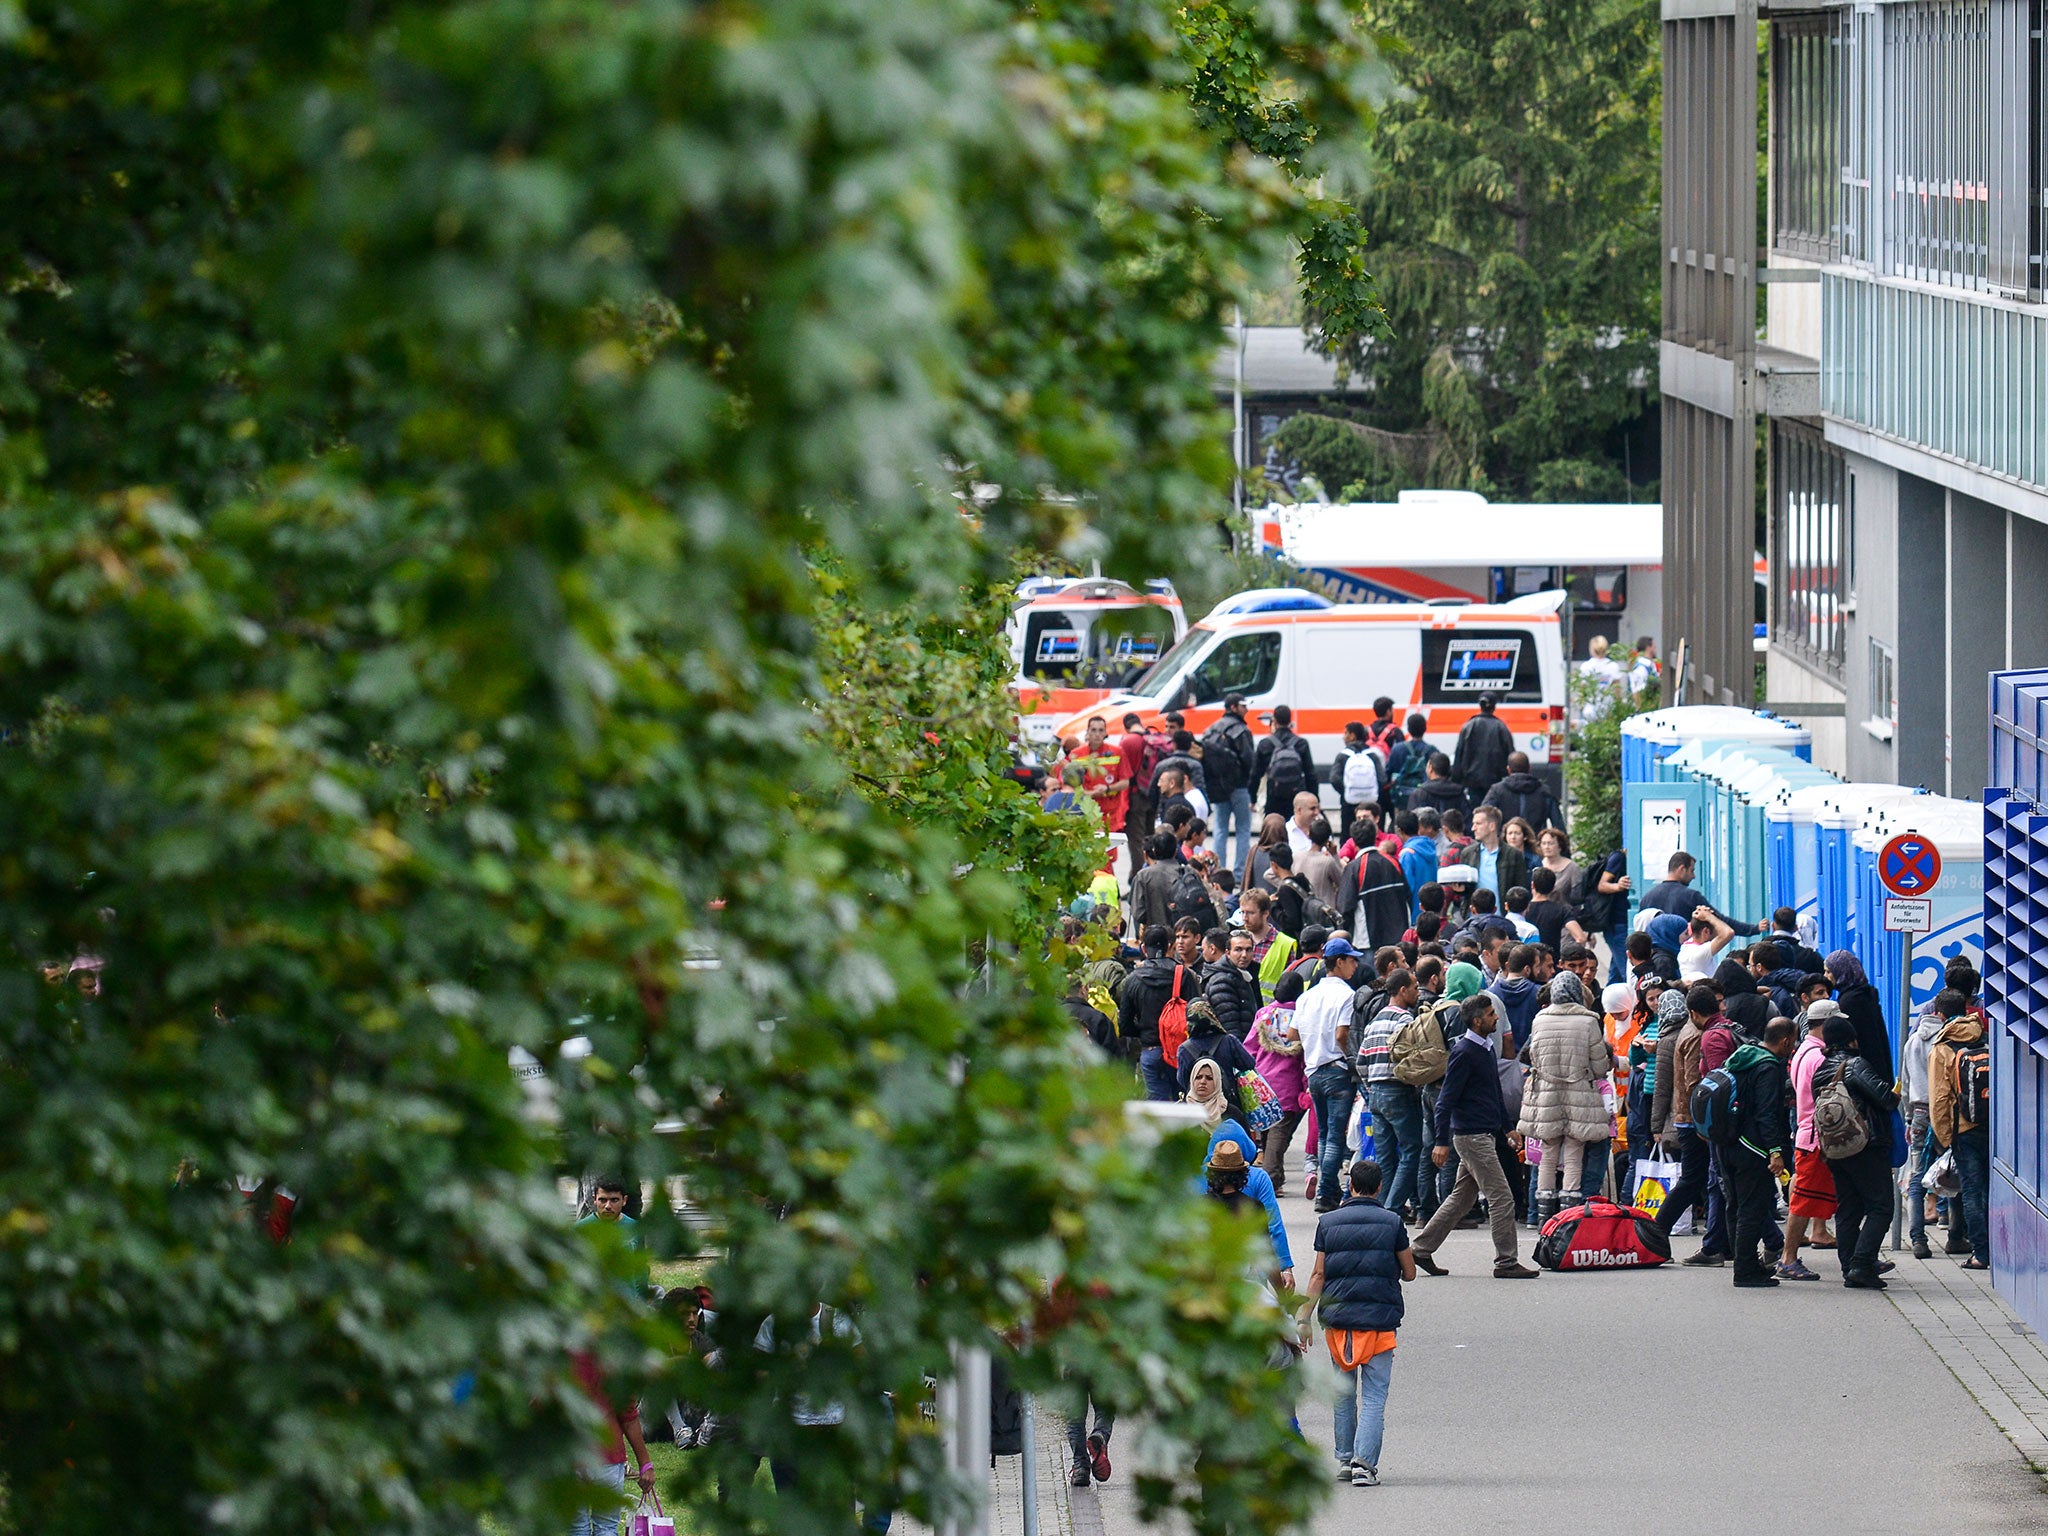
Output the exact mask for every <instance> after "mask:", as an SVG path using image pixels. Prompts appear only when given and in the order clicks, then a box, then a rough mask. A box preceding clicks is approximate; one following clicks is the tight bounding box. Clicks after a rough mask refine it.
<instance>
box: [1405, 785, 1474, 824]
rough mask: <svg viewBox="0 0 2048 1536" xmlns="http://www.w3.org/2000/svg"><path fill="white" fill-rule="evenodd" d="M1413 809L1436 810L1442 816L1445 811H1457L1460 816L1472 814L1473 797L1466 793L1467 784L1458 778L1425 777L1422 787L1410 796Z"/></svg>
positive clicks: (1409, 806) (1409, 804) (1409, 802)
mask: <svg viewBox="0 0 2048 1536" xmlns="http://www.w3.org/2000/svg"><path fill="white" fill-rule="evenodd" d="M1408 809H1409V810H1411V811H1423V810H1429V811H1435V812H1436V813H1437V815H1439V816H1441V815H1443V813H1444V812H1445V811H1456V812H1457V813H1458V814H1459V815H1460V816H1466V817H1469V816H1470V815H1471V814H1472V797H1471V796H1470V795H1468V794H1466V793H1465V786H1464V785H1462V784H1460V783H1459V782H1458V781H1457V780H1456V779H1424V780H1423V781H1422V787H1421V788H1420V789H1418V790H1416V791H1415V793H1414V794H1412V795H1410V796H1409V797H1408Z"/></svg>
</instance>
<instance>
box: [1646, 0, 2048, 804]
mask: <svg viewBox="0 0 2048 1536" xmlns="http://www.w3.org/2000/svg"><path fill="white" fill-rule="evenodd" d="M1663 15H1664V48H1665V68H1666V75H1665V82H1666V104H1665V140H1664V175H1665V192H1664V197H1665V226H1666V252H1665V255H1666V265H1665V272H1666V279H1665V337H1664V349H1663V363H1664V374H1663V389H1664V395H1665V411H1666V431H1665V440H1666V446H1665V464H1664V471H1665V481H1664V485H1665V490H1664V502H1665V506H1666V508H1667V518H1669V519H1671V520H1672V523H1673V526H1672V527H1670V528H1668V529H1667V539H1666V542H1667V546H1669V547H1672V548H1679V549H1686V550H1690V551H1692V552H1693V553H1694V557H1695V559H1696V560H1697V561H1699V562H1700V564H1698V565H1697V566H1696V567H1695V582H1696V586H1697V592H1696V596H1695V598H1694V600H1693V601H1692V602H1691V603H1690V604H1688V603H1687V602H1686V601H1684V600H1683V599H1682V598H1678V599H1675V598H1674V597H1673V596H1672V595H1671V586H1674V585H1676V583H1672V584H1670V585H1667V598H1666V604H1665V612H1666V615H1667V618H1666V648H1667V654H1669V653H1670V652H1671V651H1672V650H1673V649H1674V648H1675V647H1676V645H1677V643H1678V642H1679V641H1680V640H1684V641H1685V642H1686V643H1687V646H1688V649H1689V651H1690V652H1691V653H1692V654H1693V655H1694V656H1695V657H1697V658H1698V664H1697V665H1696V666H1694V667H1692V668H1690V669H1689V678H1688V687H1687V701H1688V702H1708V701H1726V702H1739V701H1746V700H1747V699H1748V698H1749V697H1750V689H1751V688H1752V687H1753V683H1752V682H1751V679H1750V678H1749V677H1745V676H1742V675H1741V673H1742V665H1741V664H1742V661H1743V660H1744V655H1743V647H1742V646H1741V645H1739V644H1738V643H1737V636H1736V630H1737V629H1738V628H1740V629H1741V630H1742V631H1744V633H1745V634H1746V633H1747V630H1748V621H1749V612H1748V610H1747V609H1746V608H1745V609H1743V610H1742V611H1741V612H1740V614H1739V615H1738V614H1736V613H1734V612H1733V611H1730V612H1729V613H1727V614H1725V615H1722V616H1717V615H1715V614H1714V613H1712V612H1711V611H1709V610H1710V609H1711V607H1712V605H1713V604H1714V603H1716V602H1718V601H1721V594H1723V593H1725V592H1727V591H1728V590H1730V587H1731V584H1732V582H1733V580H1734V579H1735V577H1736V575H1737V573H1738V571H1739V572H1740V574H1741V575H1743V576H1745V577H1746V576H1747V574H1748V572H1749V569H1750V559H1751V550H1750V544H1751V543H1752V541H1753V538H1754V527H1755V515H1754V507H1755V501H1754V499H1753V498H1754V497H1755V496H1756V493H1757V489H1758V481H1757V479H1756V476H1757V474H1758V473H1759V472H1760V473H1761V476H1762V480H1761V488H1762V491H1763V496H1764V505H1765V520H1764V521H1765V528H1766V534H1765V537H1766V541H1767V542H1766V546H1765V549H1764V553H1765V554H1766V556H1767V558H1768V561H1769V565H1770V572H1771V581H1770V596H1769V619H1768V625H1769V637H1770V646H1769V652H1768V662H1767V680H1766V685H1765V689H1766V693H1767V695H1768V697H1769V699H1770V701H1771V702H1772V703H1773V704H1774V705H1779V706H1783V707H1785V708H1786V709H1787V711H1788V712H1794V713H1798V714H1800V715H1802V716H1803V717H1805V718H1807V719H1808V720H1809V722H1810V723H1811V724H1812V725H1813V727H1814V755H1815V759H1816V760H1817V761H1820V762H1822V763H1824V764H1825V765H1826V766H1828V767H1831V768H1834V769H1835V770H1836V771H1838V772H1841V773H1843V774H1846V775H1847V776H1849V777H1851V778H1856V779H1877V780H1892V781H1897V782H1900V783H1907V784H1924V785H1925V786H1926V787H1927V788H1929V789H1930V790H1934V791H1937V792H1940V793H1945V794H1951V795H1959V796H1966V797H1970V798H1978V797H1980V796H1981V795H1982V793H1983V790H1984V787H1985V784H1986V776H1987V773H1988V772H1989V765H1988V762H1987V754H1986V747H1985V741H1986V735H1985V718H1986V717H1985V677H1986V674H1987V673H1989V672H1991V671H1995V670H1999V669H2004V668H2014V667H2031V666H2039V665H2042V664H2044V663H2048V622H2044V620H2048V302H2044V300H2048V293H2044V289H2043V270H2044V269H2043V221H2042V208H2043V202H2044V185H2048V154H2044V148H2048V138H2044V136H2048V82H2044V70H2043V42H2042V18H2043V0H1899V3H1873V0H1860V3H1855V4H1848V5H1832V6H1812V5H1802V6H1796V7H1794V6H1786V5H1776V4H1773V5H1765V6H1759V5H1758V4H1756V3H1755V0H1663ZM1759 93H1761V94H1760V99H1759ZM1716 97H1719V98H1720V99H1719V102H1718V103H1717V102H1716V101H1715V100H1714V99H1713V98H1716ZM1752 101H1754V102H1758V105H1759V107H1760V109H1761V110H1762V111H1763V113H1764V114H1765V117H1764V121H1765V124H1766V129H1765V142H1766V145H1767V155H1766V157H1765V158H1766V168H1765V172H1764V174H1765V178H1766V185H1765V187H1764V188H1763V189H1762V192H1763V196H1762V197H1761V199H1760V198H1759V196H1758V192H1759V189H1758V187H1757V185H1756V164H1757V159H1756V154H1755V146H1756V133H1757V123H1756V118H1755V115H1754V114H1752V113H1745V112H1744V110H1743V104H1744V103H1745V102H1752ZM1759 201H1761V202H1762V204H1763V208H1764V228H1762V229H1758V228H1757V227H1756V220H1757V212H1756V210H1757V207H1758V204H1759ZM1759 288H1760V289H1761V290H1762V302H1761V304H1759V302H1758V298H1757V291H1758V289H1759ZM1674 419H1676V420H1677V421H1678V422H1680V423H1681V424H1682V426H1681V430H1680V431H1678V432H1674V431H1673V421H1674ZM1681 441H1688V442H1689V444H1690V451H1689V452H1686V453H1680V452H1679V451H1677V449H1678V444H1679V443H1680V442H1681ZM1759 461H1760V462H1761V469H1760V471H1759V470H1757V469H1754V468H1753V469H1751V470H1750V471H1749V473H1748V474H1747V475H1745V474H1744V472H1743V466H1744V465H1745V464H1748V465H1752V466H1754V465H1757V464H1758V463H1759ZM1716 562H1720V563H1719V564H1718V565H1716ZM1738 620H1739V621H1740V622H1739V623H1738V622H1737V621H1738Z"/></svg>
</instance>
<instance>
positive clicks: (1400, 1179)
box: [1366, 1082, 1435, 1214]
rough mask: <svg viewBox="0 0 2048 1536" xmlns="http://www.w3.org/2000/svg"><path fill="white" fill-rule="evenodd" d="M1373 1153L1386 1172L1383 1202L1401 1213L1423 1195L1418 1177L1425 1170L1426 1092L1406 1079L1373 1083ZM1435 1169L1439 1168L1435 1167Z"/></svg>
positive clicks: (1370, 1087) (1371, 1094)
mask: <svg viewBox="0 0 2048 1536" xmlns="http://www.w3.org/2000/svg"><path fill="white" fill-rule="evenodd" d="M1366 1094H1367V1096H1368V1097H1369V1098H1370V1099H1371V1101H1372V1155H1373V1157H1374V1159H1375V1160H1376V1161H1377V1162H1378V1163H1379V1165H1380V1169H1381V1171H1382V1172H1383V1173H1384V1174H1385V1177H1386V1183H1385V1184H1384V1185H1382V1186H1381V1193H1380V1204H1381V1205H1383V1206H1385V1207H1386V1208H1387V1209H1388V1210H1390V1211H1393V1212H1395V1213H1396V1214H1398V1213H1399V1212H1400V1209H1401V1207H1402V1206H1404V1205H1406V1204H1407V1203H1408V1202H1409V1201H1411V1200H1416V1199H1419V1198H1420V1197H1419V1194H1418V1192H1417V1188H1416V1180H1417V1179H1418V1178H1419V1177H1420V1175H1421V1173H1422V1095H1421V1094H1419V1093H1417V1092H1416V1091H1415V1090H1414V1089H1413V1088H1411V1087H1409V1086H1408V1084H1406V1083H1401V1082H1393V1083H1373V1084H1371V1085H1369V1086H1368V1087H1367V1089H1366ZM1430 1171H1431V1172H1435V1169H1434V1168H1432V1169H1431V1170H1430Z"/></svg>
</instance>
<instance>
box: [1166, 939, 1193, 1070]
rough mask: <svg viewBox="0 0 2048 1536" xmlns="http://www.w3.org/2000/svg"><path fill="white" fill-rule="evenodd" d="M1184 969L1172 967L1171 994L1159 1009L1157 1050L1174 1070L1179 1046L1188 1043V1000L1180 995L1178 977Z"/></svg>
mask: <svg viewBox="0 0 2048 1536" xmlns="http://www.w3.org/2000/svg"><path fill="white" fill-rule="evenodd" d="M1185 969H1186V968H1185V967H1184V966H1178V965H1176V966H1175V967H1174V968H1173V996H1171V997H1169V998H1168V999H1167V1000H1166V1006H1165V1007H1164V1008H1162V1009H1160V1010H1159V1051H1160V1054H1161V1055H1163V1056H1164V1057H1165V1058H1166V1064H1167V1065H1168V1066H1169V1067H1172V1068H1174V1069H1176V1070H1178V1069H1179V1067H1180V1048H1181V1047H1182V1046H1184V1045H1186V1044H1187V1043H1188V1001H1187V999H1186V998H1184V997H1182V996H1181V995H1180V978H1181V973H1182V971H1183V970H1185Z"/></svg>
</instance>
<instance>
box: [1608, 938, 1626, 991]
mask: <svg viewBox="0 0 2048 1536" xmlns="http://www.w3.org/2000/svg"><path fill="white" fill-rule="evenodd" d="M1627 980H1628V924H1626V923H1616V924H1615V925H1614V926H1613V927H1612V928H1610V929H1608V930H1607V985H1609V986H1610V987H1611V986H1613V985H1614V984H1615V983H1616V982H1617V981H1627Z"/></svg>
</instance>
